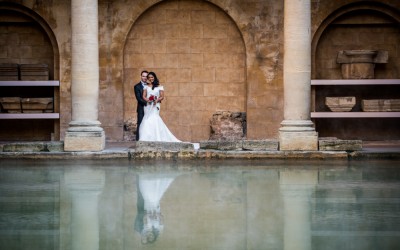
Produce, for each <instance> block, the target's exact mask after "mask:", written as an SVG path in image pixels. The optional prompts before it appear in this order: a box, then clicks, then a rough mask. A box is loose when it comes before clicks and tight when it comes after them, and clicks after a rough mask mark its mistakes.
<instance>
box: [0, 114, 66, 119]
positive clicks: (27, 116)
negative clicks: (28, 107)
mask: <svg viewBox="0 0 400 250" xmlns="http://www.w3.org/2000/svg"><path fill="white" fill-rule="evenodd" d="M0 119H9V120H10V119H60V114H59V113H0Z"/></svg>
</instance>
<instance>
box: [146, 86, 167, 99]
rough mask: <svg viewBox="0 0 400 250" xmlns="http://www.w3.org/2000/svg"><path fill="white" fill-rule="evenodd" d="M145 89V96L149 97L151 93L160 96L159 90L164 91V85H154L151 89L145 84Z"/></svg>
mask: <svg viewBox="0 0 400 250" xmlns="http://www.w3.org/2000/svg"><path fill="white" fill-rule="evenodd" d="M146 91H147V96H146V98H149V97H150V96H151V95H154V96H157V97H160V91H164V87H163V86H158V87H155V88H154V89H151V87H149V86H146Z"/></svg>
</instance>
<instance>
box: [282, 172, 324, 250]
mask: <svg viewBox="0 0 400 250" xmlns="http://www.w3.org/2000/svg"><path fill="white" fill-rule="evenodd" d="M279 176H280V185H281V193H282V196H283V204H284V209H283V211H284V214H283V218H284V229H283V231H284V239H283V244H284V249H285V250H308V249H312V247H311V211H310V204H311V199H310V198H311V194H312V191H313V190H314V188H315V186H316V184H317V182H318V172H317V171H283V172H280V175H279Z"/></svg>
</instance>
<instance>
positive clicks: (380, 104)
mask: <svg viewBox="0 0 400 250" xmlns="http://www.w3.org/2000/svg"><path fill="white" fill-rule="evenodd" d="M361 108H362V110H363V111H365V112H391V111H392V112H399V111H400V99H375V100H361Z"/></svg>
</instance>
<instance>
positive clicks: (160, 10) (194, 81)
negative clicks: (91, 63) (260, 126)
mask: <svg viewBox="0 0 400 250" xmlns="http://www.w3.org/2000/svg"><path fill="white" fill-rule="evenodd" d="M123 56H124V121H125V122H126V121H127V120H134V121H136V99H135V96H134V93H133V86H134V85H135V84H136V83H137V82H138V81H139V80H140V72H141V71H142V70H144V69H146V70H149V71H154V72H156V74H157V76H158V77H159V79H160V81H161V84H162V85H163V86H164V87H165V93H166V100H165V101H164V102H163V103H162V107H161V116H162V118H163V120H164V122H165V123H166V124H167V126H168V127H169V128H170V130H171V131H172V132H173V133H174V134H175V135H176V136H177V137H178V138H179V139H181V140H184V141H199V140H207V139H208V138H209V136H210V118H211V117H212V115H213V113H215V112H216V111H219V110H228V111H234V112H245V111H246V110H245V109H246V53H245V46H244V41H243V38H242V36H241V33H240V31H239V29H238V27H237V26H236V24H235V23H234V21H233V20H232V19H231V18H230V17H229V16H228V15H227V14H226V13H225V12H224V11H223V10H222V9H220V8H219V7H217V6H215V5H214V4H211V3H209V2H207V1H199V0H190V1H181V0H170V1H163V2H161V3H158V4H156V5H154V6H152V7H150V8H149V9H148V10H146V11H145V12H144V13H143V14H142V15H141V16H140V17H139V18H138V19H137V21H136V22H135V23H134V24H133V26H132V28H131V30H130V32H129V34H128V36H127V40H126V43H125V47H124V55H123Z"/></svg>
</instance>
